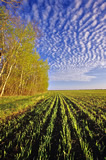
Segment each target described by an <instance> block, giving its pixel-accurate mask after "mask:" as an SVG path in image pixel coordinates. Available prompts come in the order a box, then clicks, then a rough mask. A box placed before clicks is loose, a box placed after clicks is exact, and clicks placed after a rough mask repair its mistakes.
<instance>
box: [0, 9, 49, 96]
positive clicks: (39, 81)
mask: <svg viewBox="0 0 106 160" xmlns="http://www.w3.org/2000/svg"><path fill="white" fill-rule="evenodd" d="M1 11H2V12H3V14H4V15H5V14H6V16H7V17H6V20H4V19H3V18H2V20H3V22H4V21H5V22H4V23H2V24H1V37H2V38H1V42H2V43H1V44H2V46H1V48H2V63H1V68H0V78H1V83H0V91H1V96H2V95H3V94H4V95H32V94H35V93H37V92H45V91H46V90H47V88H48V69H49V67H48V63H47V61H44V62H43V61H42V60H40V56H39V54H38V53H37V52H36V49H35V40H36V39H37V32H38V27H37V26H34V25H33V24H31V23H28V24H24V23H23V22H22V21H21V20H20V19H19V18H15V19H14V18H12V17H10V18H9V17H8V14H7V13H5V10H4V9H2V8H1Z"/></svg>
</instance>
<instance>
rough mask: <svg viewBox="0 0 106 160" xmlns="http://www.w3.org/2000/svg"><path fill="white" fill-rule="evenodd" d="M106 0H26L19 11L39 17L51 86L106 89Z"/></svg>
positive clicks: (39, 47)
mask: <svg viewBox="0 0 106 160" xmlns="http://www.w3.org/2000/svg"><path fill="white" fill-rule="evenodd" d="M105 10H106V2H105V0H24V1H23V7H20V8H19V9H18V10H17V12H18V13H19V14H20V16H21V17H22V18H23V19H25V20H26V21H27V22H29V21H32V20H36V21H37V22H38V23H39V27H40V29H41V31H42V34H43V36H42V37H41V38H40V39H39V43H38V45H37V51H38V52H39V54H40V55H41V58H42V59H44V60H45V59H47V60H48V63H49V65H50V70H49V89H101V88H102V89H103V88H105V89H106V47H105V46H106V38H105V37H106V25H105V24H106V14H105V13H106V12H105Z"/></svg>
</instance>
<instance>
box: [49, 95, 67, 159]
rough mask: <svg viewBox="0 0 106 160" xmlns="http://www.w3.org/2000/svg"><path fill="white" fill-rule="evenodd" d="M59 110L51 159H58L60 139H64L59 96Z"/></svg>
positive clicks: (52, 141) (50, 153) (53, 134)
mask: <svg viewBox="0 0 106 160" xmlns="http://www.w3.org/2000/svg"><path fill="white" fill-rule="evenodd" d="M57 105H58V110H57V117H56V120H55V124H54V129H53V133H52V139H51V142H50V144H51V151H50V152H49V160H56V159H58V155H59V153H58V146H59V140H60V141H62V139H61V135H60V131H62V118H61V109H60V105H61V104H60V99H59V97H58V104H57ZM63 158H64V157H63V155H61V156H60V157H59V159H63Z"/></svg>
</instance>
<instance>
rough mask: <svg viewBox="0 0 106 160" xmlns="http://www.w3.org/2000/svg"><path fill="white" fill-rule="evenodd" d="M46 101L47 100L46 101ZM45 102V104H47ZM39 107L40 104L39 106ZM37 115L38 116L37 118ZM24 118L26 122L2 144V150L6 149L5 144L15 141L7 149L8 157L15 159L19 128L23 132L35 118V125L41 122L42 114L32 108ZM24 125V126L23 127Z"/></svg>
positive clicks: (18, 151)
mask: <svg viewBox="0 0 106 160" xmlns="http://www.w3.org/2000/svg"><path fill="white" fill-rule="evenodd" d="M45 103H46V102H45ZM45 103H44V104H45ZM50 104H51V102H50ZM36 105H37V104H36ZM39 107H40V106H39ZM48 107H49V106H48ZM37 108H38V106H37ZM35 117H36V118H35ZM23 120H24V122H23V121H22V124H21V126H20V127H19V128H18V129H14V130H13V132H12V134H9V135H8V137H6V138H5V139H4V141H3V144H1V145H0V147H1V149H2V151H4V149H5V146H7V145H8V143H9V141H13V144H12V147H10V148H9V149H7V154H8V156H7V157H8V158H10V159H14V153H13V150H14V148H15V147H16V146H17V139H16V134H17V132H19V129H20V130H21V133H22V131H24V130H25V126H26V125H28V124H29V121H30V120H33V121H34V123H35V126H36V125H38V124H39V123H40V115H39V114H38V113H37V114H36V113H35V110H33V111H30V110H29V111H28V112H27V113H26V115H25V117H24V118H23ZM23 126H24V128H23ZM27 135H28V133H27ZM17 153H20V147H18V150H17ZM3 157H4V154H3V152H2V159H3Z"/></svg>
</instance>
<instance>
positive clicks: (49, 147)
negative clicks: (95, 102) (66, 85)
mask: <svg viewBox="0 0 106 160" xmlns="http://www.w3.org/2000/svg"><path fill="white" fill-rule="evenodd" d="M92 113H93V112H90V111H89V109H88V107H87V105H85V106H83V104H82V103H79V102H78V100H77V99H74V98H68V96H65V95H62V94H60V93H56V94H51V95H49V96H48V97H47V98H45V99H44V100H42V101H40V102H39V103H38V104H36V106H35V107H33V108H31V109H29V110H28V111H27V112H25V113H23V114H22V115H20V116H18V117H16V118H14V119H13V120H10V121H8V122H6V123H5V124H2V126H1V128H0V129H1V130H0V140H1V142H0V143H1V144H0V148H1V149H2V150H1V152H0V153H1V158H2V159H3V160H7V159H10V160H12V159H16V160H21V159H23V160H29V159H30V160H33V159H37V160H52V159H58V160H60V159H64V160H68V159H71V160H74V159H76V160H78V159H82V160H93V159H100V160H102V159H104V157H105V152H104V151H105V131H104V129H103V127H104V121H99V120H98V121H97V120H96V118H95V114H92Z"/></svg>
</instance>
